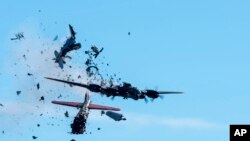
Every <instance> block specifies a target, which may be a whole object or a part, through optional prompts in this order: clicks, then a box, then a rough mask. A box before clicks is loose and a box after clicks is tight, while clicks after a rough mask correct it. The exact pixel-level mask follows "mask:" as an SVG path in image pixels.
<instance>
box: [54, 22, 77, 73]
mask: <svg viewBox="0 0 250 141" xmlns="http://www.w3.org/2000/svg"><path fill="white" fill-rule="evenodd" d="M69 30H70V34H71V36H70V37H69V38H68V39H67V40H66V42H65V43H64V45H63V46H62V47H61V50H60V52H58V51H56V50H55V51H54V55H55V58H54V59H53V60H55V63H58V64H59V67H60V68H61V69H63V64H65V63H66V62H65V61H64V58H69V59H71V57H70V56H66V55H67V53H68V52H70V51H72V50H77V49H79V48H81V43H76V41H75V39H76V37H75V35H76V32H75V31H74V29H73V27H72V26H71V25H70V24H69Z"/></svg>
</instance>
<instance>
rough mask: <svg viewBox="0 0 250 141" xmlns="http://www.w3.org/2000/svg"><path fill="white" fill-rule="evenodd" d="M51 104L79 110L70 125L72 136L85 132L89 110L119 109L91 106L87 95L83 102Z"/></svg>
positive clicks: (117, 109)
mask: <svg viewBox="0 0 250 141" xmlns="http://www.w3.org/2000/svg"><path fill="white" fill-rule="evenodd" d="M52 103H53V104H59V105H64V106H71V107H76V108H80V110H79V112H78V114H77V115H76V116H75V118H74V121H73V123H72V124H71V128H72V134H83V133H84V132H85V131H86V122H87V118H88V115H89V110H91V109H93V110H94V109H95V110H113V111H119V110H120V109H119V108H113V107H108V106H102V105H96V104H92V103H91V101H90V97H89V94H87V93H86V94H85V98H84V102H83V103H78V102H63V101H52Z"/></svg>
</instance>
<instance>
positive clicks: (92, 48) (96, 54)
mask: <svg viewBox="0 0 250 141" xmlns="http://www.w3.org/2000/svg"><path fill="white" fill-rule="evenodd" d="M91 50H92V52H93V53H94V54H93V56H94V57H95V58H97V56H98V55H99V54H100V53H101V52H102V51H103V48H102V49H100V50H99V49H98V48H97V47H96V46H92V47H91Z"/></svg>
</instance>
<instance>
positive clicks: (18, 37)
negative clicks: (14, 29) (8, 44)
mask: <svg viewBox="0 0 250 141" xmlns="http://www.w3.org/2000/svg"><path fill="white" fill-rule="evenodd" d="M15 36H16V37H15V38H10V40H21V39H22V38H24V36H23V32H20V33H17V34H15Z"/></svg>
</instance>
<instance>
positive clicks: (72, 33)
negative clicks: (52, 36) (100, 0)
mask: <svg viewBox="0 0 250 141" xmlns="http://www.w3.org/2000/svg"><path fill="white" fill-rule="evenodd" d="M69 30H70V34H71V36H72V37H73V38H75V35H76V32H75V31H74V29H73V27H72V26H71V25H70V24H69Z"/></svg>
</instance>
